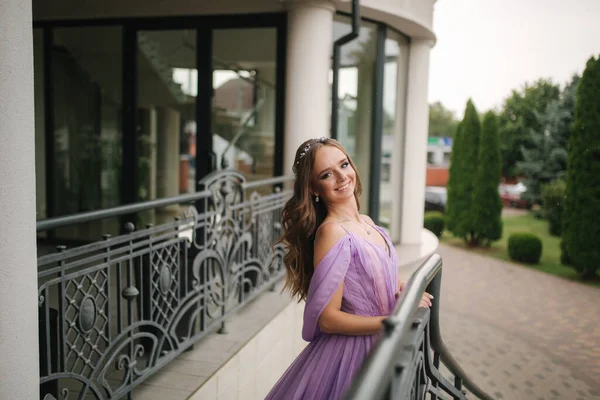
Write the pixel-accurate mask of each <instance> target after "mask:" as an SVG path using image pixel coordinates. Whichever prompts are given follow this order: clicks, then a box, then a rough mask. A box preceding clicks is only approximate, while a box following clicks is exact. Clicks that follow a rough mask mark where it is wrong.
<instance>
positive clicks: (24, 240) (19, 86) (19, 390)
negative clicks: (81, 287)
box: [0, 0, 39, 399]
mask: <svg viewBox="0 0 600 400" xmlns="http://www.w3.org/2000/svg"><path fill="white" fill-rule="evenodd" d="M0 37H1V39H0V94H1V96H2V99H1V100H0V140H1V144H0V221H2V222H1V223H0V393H1V395H0V397H2V398H3V399H37V398H39V381H38V378H39V370H38V292H37V267H36V266H37V263H36V241H35V232H36V231H35V210H36V204H35V186H36V182H35V148H34V147H35V127H34V122H35V117H34V89H33V34H32V23H31V3H30V2H28V1H22V0H2V1H0Z"/></svg>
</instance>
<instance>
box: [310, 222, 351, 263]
mask: <svg viewBox="0 0 600 400" xmlns="http://www.w3.org/2000/svg"><path fill="white" fill-rule="evenodd" d="M346 235H347V231H346V230H345V229H344V228H343V227H342V225H341V224H340V223H339V222H336V221H324V222H323V223H322V224H321V226H320V227H319V229H318V230H317V234H316V235H315V251H314V261H315V266H316V265H317V264H318V262H319V261H320V260H321V259H322V258H323V257H324V256H325V254H327V252H329V250H331V249H332V248H333V246H335V245H336V244H337V243H338V242H339V241H340V240H341V239H342V238H343V237H344V236H346Z"/></svg>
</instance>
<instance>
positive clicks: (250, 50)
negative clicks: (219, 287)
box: [0, 0, 435, 398]
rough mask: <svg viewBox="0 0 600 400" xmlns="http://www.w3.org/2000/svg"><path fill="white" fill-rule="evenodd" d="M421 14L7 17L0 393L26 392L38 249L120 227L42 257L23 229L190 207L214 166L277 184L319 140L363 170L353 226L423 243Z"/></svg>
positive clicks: (234, 11) (267, 8) (277, 9)
mask: <svg viewBox="0 0 600 400" xmlns="http://www.w3.org/2000/svg"><path fill="white" fill-rule="evenodd" d="M434 3H435V0H402V1H391V0H379V1H375V0H362V1H354V2H350V1H330V0H249V1H239V0H223V1H218V2H188V1H182V0H175V1H171V2H168V3H165V2H160V1H144V2H142V1H139V0H125V1H117V0H104V1H99V0H91V1H87V2H81V1H74V0H57V1H53V2H43V1H37V0H33V2H32V3H30V2H21V1H17V0H9V1H8V2H3V3H2V4H1V9H0V26H2V27H3V28H2V32H3V37H4V39H3V41H2V44H0V66H1V68H0V92H2V93H3V100H2V105H1V107H0V136H1V137H2V147H1V148H0V170H1V171H2V174H0V184H1V185H2V187H3V189H2V196H1V198H0V206H1V207H2V209H3V210H4V215H6V218H4V220H3V224H2V228H0V259H1V260H2V261H1V262H2V266H1V269H2V275H1V278H0V279H1V280H0V298H1V299H2V302H3V307H2V308H1V311H0V322H1V324H0V333H1V335H0V336H1V337H2V338H3V340H2V343H1V344H0V350H1V351H2V354H3V357H2V361H0V376H1V377H2V378H1V379H2V388H3V393H6V396H7V397H10V398H35V396H36V395H35V393H36V392H37V388H38V377H39V375H38V369H37V365H38V364H37V363H38V360H37V352H35V351H34V350H35V349H36V348H37V343H38V340H37V332H38V330H37V317H38V313H37V303H38V298H37V295H36V294H37V286H36V285H37V278H36V273H37V270H36V256H35V255H36V252H37V253H43V252H45V251H46V247H45V246H47V245H48V244H55V243H62V242H66V241H69V242H75V243H77V242H89V241H93V240H97V239H98V237H99V236H100V235H101V234H112V235H118V234H120V233H122V232H121V229H122V228H121V227H122V222H123V221H122V219H119V218H111V219H104V220H100V221H97V222H93V223H91V222H90V223H88V224H79V225H76V226H73V227H67V228H61V229H57V230H55V231H53V232H52V233H51V234H50V235H48V234H45V233H44V234H40V235H38V242H39V243H40V245H39V246H37V245H36V241H35V239H34V238H35V232H36V230H35V223H36V220H38V221H39V220H43V219H48V218H53V217H60V216H67V215H72V214H77V213H81V212H86V211H94V210H101V209H107V208H110V207H115V206H118V205H122V204H131V203H135V202H139V201H145V200H153V199H161V198H168V197H172V196H176V195H179V194H182V193H191V192H194V191H197V190H199V187H198V182H199V181H200V179H202V177H204V176H206V175H207V174H209V173H210V172H212V171H215V170H220V169H232V168H233V169H236V170H239V171H241V172H243V173H244V174H245V175H246V176H247V178H248V180H250V181H251V180H259V179H264V178H268V177H275V176H281V175H289V174H291V166H292V162H293V158H294V154H295V151H296V149H297V147H298V146H299V145H300V144H301V143H302V142H303V141H305V140H306V139H309V138H314V137H321V136H332V137H335V138H337V139H338V140H340V141H341V143H342V144H343V145H344V146H346V148H347V149H348V151H349V152H350V155H351V156H352V157H353V159H354V161H355V163H356V164H357V166H358V168H359V171H360V173H361V177H362V179H363V189H364V193H363V196H362V199H361V205H362V207H363V208H362V211H363V212H365V213H368V214H370V215H371V217H372V218H373V219H374V220H376V221H379V223H381V224H382V225H384V226H385V227H386V228H387V229H388V230H389V231H390V233H391V236H392V238H393V240H394V241H395V242H396V243H398V244H406V245H417V246H418V245H419V244H420V243H421V241H422V220H423V204H424V192H423V190H424V187H425V167H426V163H427V130H428V100H427V92H428V70H429V52H430V49H431V47H432V46H433V44H434V41H435V36H434V34H433V32H432V19H433V8H434ZM357 16H358V18H357ZM353 26H354V29H353ZM34 216H35V218H34ZM172 217H173V212H172V211H170V210H169V209H168V208H165V209H161V210H160V211H155V212H145V213H140V214H139V215H138V220H139V222H140V223H143V224H157V223H160V222H162V221H167V220H169V219H172ZM15 265H16V266H18V267H19V268H18V271H17V270H15V269H13V268H14V266H15ZM24 332H26V333H24ZM17 337H18V340H16V339H15V340H12V339H8V340H5V339H4V338H17ZM24 382H29V383H31V384H24ZM5 389H6V390H5Z"/></svg>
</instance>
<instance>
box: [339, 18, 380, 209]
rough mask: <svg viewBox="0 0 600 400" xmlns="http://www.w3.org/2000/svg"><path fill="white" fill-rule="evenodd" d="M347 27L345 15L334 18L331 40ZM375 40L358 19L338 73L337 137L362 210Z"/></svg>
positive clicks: (373, 27)
mask: <svg viewBox="0 0 600 400" xmlns="http://www.w3.org/2000/svg"><path fill="white" fill-rule="evenodd" d="M350 29H351V21H350V18H349V17H345V16H341V15H336V16H335V17H334V24H333V37H334V40H335V39H336V38H339V37H341V36H343V35H344V34H346V33H347V32H349V31H350ZM376 42H377V26H376V25H375V24H372V23H369V22H365V21H362V22H361V28H360V32H359V36H358V38H357V39H355V40H353V41H351V42H349V43H347V44H345V45H344V46H342V50H341V55H340V57H341V59H340V70H339V75H338V77H339V86H338V98H339V103H338V109H337V113H338V140H339V141H340V142H341V143H342V144H343V145H344V147H345V148H346V150H347V151H348V153H349V154H350V156H351V157H352V160H353V161H354V163H355V164H356V167H357V168H358V170H359V172H360V177H361V181H362V186H363V193H362V196H361V199H360V200H361V211H362V212H367V211H368V209H369V196H368V194H369V187H370V182H369V175H370V172H371V157H370V156H371V135H372V132H371V130H372V129H371V128H372V126H373V113H372V111H373V85H374V82H375V76H374V74H375V64H376V62H375V61H376V55H377V43H376Z"/></svg>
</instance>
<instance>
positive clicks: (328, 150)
mask: <svg viewBox="0 0 600 400" xmlns="http://www.w3.org/2000/svg"><path fill="white" fill-rule="evenodd" d="M312 173H313V176H312V181H313V195H318V196H319V197H320V198H321V199H322V201H323V202H325V204H327V205H332V204H335V203H339V202H343V201H346V200H347V199H348V198H353V197H354V188H355V187H356V172H355V171H354V169H353V168H352V166H351V165H350V162H349V161H348V157H346V154H344V152H343V151H341V150H340V149H338V148H337V147H335V146H323V147H321V148H319V149H318V150H317V153H316V154H315V162H314V164H313V172H312Z"/></svg>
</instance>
